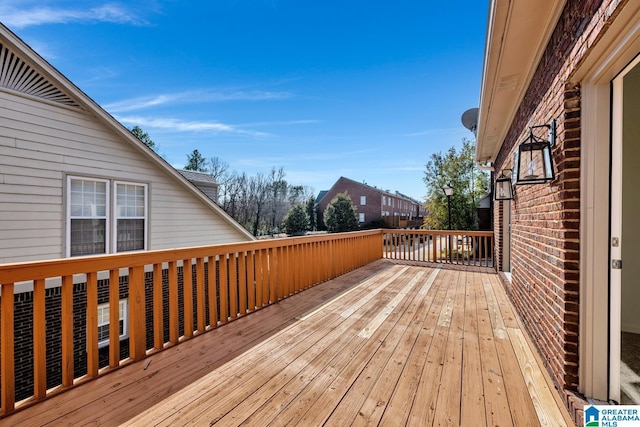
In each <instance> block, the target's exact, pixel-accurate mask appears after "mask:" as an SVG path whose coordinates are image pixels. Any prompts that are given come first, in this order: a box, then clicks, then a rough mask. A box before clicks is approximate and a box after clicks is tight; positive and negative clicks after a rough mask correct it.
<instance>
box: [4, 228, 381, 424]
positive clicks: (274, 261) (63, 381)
mask: <svg viewBox="0 0 640 427" xmlns="http://www.w3.org/2000/svg"><path fill="white" fill-rule="evenodd" d="M381 239H382V231H380V230H375V231H363V232H354V233H341V234H329V235H321V236H312V237H297V238H287V239H276V240H267V241H256V242H248V243H238V244H227V245H216V246H208V247H197V248H186V249H173V250H162V251H149V252H139V253H128V254H117V255H108V256H99V257H78V258H68V259H61V260H53V261H41V262H28V263H19V264H6V265H0V285H1V295H0V299H1V304H0V326H1V328H0V331H1V332H0V360H1V362H0V416H3V415H7V414H9V413H11V412H13V411H15V410H16V409H18V408H20V407H26V406H28V405H30V404H33V403H35V402H38V401H40V400H42V399H44V398H46V397H48V396H51V395H52V394H55V393H58V392H60V391H62V390H65V389H67V388H69V387H72V386H74V385H77V384H79V383H81V382H84V381H86V380H90V379H93V378H96V377H98V376H100V375H102V374H104V373H106V372H108V371H110V370H113V369H116V368H119V367H121V366H123V365H125V364H128V363H131V362H133V361H139V360H142V359H144V358H146V357H147V356H149V355H150V354H153V353H154V352H157V351H160V350H163V349H164V348H167V347H169V346H173V345H175V344H178V343H179V342H181V341H183V340H187V339H189V338H191V337H193V336H195V335H198V334H201V333H204V332H206V331H207V330H210V329H212V328H216V327H218V326H219V325H221V324H223V323H226V322H229V321H231V320H233V319H236V318H238V317H240V316H244V315H246V314H248V313H251V312H253V311H255V310H258V309H260V308H262V307H264V306H267V305H269V304H272V303H275V302H277V301H279V300H281V299H283V298H286V297H287V296H289V295H292V294H294V293H296V292H299V291H301V290H303V289H305V288H308V287H310V286H314V285H316V284H318V283H321V282H324V281H326V280H329V279H331V278H334V277H336V276H338V275H340V274H343V273H345V272H347V271H350V270H354V269H356V268H359V267H361V266H363V265H366V264H368V263H370V262H372V261H374V260H376V259H380V258H382V246H381ZM185 273H186V274H185ZM188 273H190V274H188ZM25 289H26V291H25ZM25 294H28V295H29V301H30V302H29V304H27V305H29V307H32V308H30V312H29V315H28V316H26V317H27V318H28V317H31V319H27V320H26V321H25V319H24V317H25V316H23V314H24V313H22V312H23V311H24V310H23V306H24V305H25V304H23V302H24V298H23V295H25ZM124 299H126V300H127V303H128V315H127V318H126V321H125V320H123V321H122V323H121V321H120V313H119V307H120V301H121V300H124ZM16 301H17V303H16ZM56 301H57V302H56ZM105 302H107V303H108V304H109V308H108V313H109V316H108V317H109V322H108V330H109V334H108V341H107V342H108V345H107V346H103V345H100V340H101V336H99V332H98V331H99V325H100V326H101V327H102V328H103V332H104V329H105V328H106V324H104V323H100V322H99V319H98V306H99V305H100V304H103V303H105ZM17 306H18V308H19V311H20V313H21V314H20V319H21V320H20V323H18V320H17V319H18V317H19V316H18V313H17V312H16V307H17ZM27 311H29V310H27ZM103 319H104V317H103ZM125 323H126V326H124V325H125ZM25 325H26V326H25ZM127 326H128V327H127ZM123 329H127V330H126V331H124V335H123ZM79 336H81V337H82V338H80V339H79V338H78V337H79ZM123 336H124V337H125V340H124V341H121V340H122V339H123ZM25 337H26V338H25ZM102 338H104V336H102ZM127 341H128V346H127V345H126V343H127ZM16 342H17V343H18V344H16ZM25 342H26V344H25ZM121 343H122V347H123V348H121ZM16 345H18V346H20V348H17V347H16ZM24 352H26V353H29V352H30V353H31V355H32V363H30V365H31V366H27V367H26V369H27V372H28V374H25V375H24V376H26V377H30V376H32V381H30V382H29V384H32V387H33V391H32V393H30V395H28V396H26V397H25V396H16V381H17V380H19V379H21V374H19V375H16V369H18V368H20V369H23V368H25V366H22V365H24V362H23V363H22V364H19V365H20V366H17V365H16V353H20V354H23V353H24ZM123 354H125V356H124V357H123ZM25 359H26V360H28V359H29V357H26V358H25ZM101 359H105V360H106V361H105V360H103V361H102V362H101ZM78 360H81V361H82V363H79V362H78ZM79 364H81V365H82V366H78V365H79ZM85 365H86V366H85ZM52 372H53V373H55V376H56V378H52V376H53V375H52ZM16 400H18V402H16Z"/></svg>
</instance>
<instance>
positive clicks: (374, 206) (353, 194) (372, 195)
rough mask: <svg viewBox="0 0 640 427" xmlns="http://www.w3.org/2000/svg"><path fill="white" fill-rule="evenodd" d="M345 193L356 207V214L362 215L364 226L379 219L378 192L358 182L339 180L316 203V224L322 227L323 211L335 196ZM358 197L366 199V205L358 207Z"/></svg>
mask: <svg viewBox="0 0 640 427" xmlns="http://www.w3.org/2000/svg"><path fill="white" fill-rule="evenodd" d="M345 191H346V192H347V193H348V194H349V197H350V198H351V202H352V203H353V204H354V206H355V207H356V212H357V213H364V216H365V221H364V223H365V224H366V223H368V222H371V221H374V220H378V219H380V212H381V209H380V206H381V203H382V197H381V194H380V192H378V191H377V190H376V189H374V188H371V187H369V186H367V185H363V184H361V183H359V182H356V181H352V180H350V179H347V178H340V179H339V180H338V181H336V183H335V184H334V185H333V186H332V187H331V189H330V190H329V191H328V192H327V194H326V195H325V196H324V197H323V198H322V200H320V203H318V224H322V225H324V210H325V209H326V208H327V206H328V205H329V203H331V200H333V198H334V197H335V196H337V195H338V194H339V193H344V192H345ZM360 196H366V197H367V203H366V205H364V206H363V205H360Z"/></svg>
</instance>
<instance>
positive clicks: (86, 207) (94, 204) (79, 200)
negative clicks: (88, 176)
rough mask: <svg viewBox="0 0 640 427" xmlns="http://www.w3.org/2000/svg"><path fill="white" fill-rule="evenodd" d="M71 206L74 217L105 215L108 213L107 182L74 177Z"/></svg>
mask: <svg viewBox="0 0 640 427" xmlns="http://www.w3.org/2000/svg"><path fill="white" fill-rule="evenodd" d="M70 206H71V212H70V213H71V216H72V217H73V216H75V217H78V216H81V217H92V218H95V217H104V216H105V215H106V214H107V183H106V182H103V181H91V180H83V179H72V180H71V189H70Z"/></svg>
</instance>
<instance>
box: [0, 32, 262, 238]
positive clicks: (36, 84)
mask: <svg viewBox="0 0 640 427" xmlns="http://www.w3.org/2000/svg"><path fill="white" fill-rule="evenodd" d="M0 47H1V50H2V51H3V52H2V53H3V54H4V53H5V52H4V50H5V49H8V50H9V51H10V53H13V52H15V53H20V57H19V58H14V59H12V60H11V61H5V63H6V62H11V65H10V66H11V67H13V70H14V74H13V76H14V78H13V79H12V80H11V81H8V82H6V86H7V87H8V88H9V89H13V90H16V91H19V92H21V93H24V94H26V95H29V96H34V97H37V98H39V99H42V100H45V101H48V102H55V103H59V104H62V105H66V106H68V107H72V108H80V109H82V110H85V111H87V112H89V113H91V114H92V115H93V116H94V117H95V118H96V119H97V120H99V121H100V122H101V123H103V124H104V125H105V126H107V127H108V128H109V129H111V130H112V131H113V132H114V133H115V134H116V135H118V136H119V137H120V138H121V139H122V140H123V141H125V142H127V143H129V144H131V145H132V146H133V147H135V148H136V149H137V150H138V151H140V152H141V153H142V154H143V155H144V156H146V157H147V159H148V160H149V161H150V162H151V163H153V164H155V165H156V166H157V167H158V168H160V169H162V170H163V171H165V173H167V174H168V175H169V176H171V177H173V178H174V179H175V180H176V181H178V182H179V183H180V184H181V185H182V186H183V187H185V188H186V189H187V190H188V191H190V192H191V193H192V194H193V195H194V196H195V197H196V198H198V199H200V201H202V202H203V203H205V204H206V205H207V206H209V208H210V209H211V210H212V211H214V212H215V213H216V214H217V215H219V216H220V217H221V218H222V219H223V220H224V221H225V222H227V223H228V224H229V225H230V226H232V227H233V228H235V229H236V230H238V231H239V232H240V233H242V234H243V235H245V236H246V237H247V238H248V239H251V240H254V239H255V237H254V236H253V235H252V234H251V233H249V231H247V230H246V229H245V228H244V227H242V226H241V225H240V224H239V223H238V222H237V221H235V220H234V219H233V218H232V217H231V216H229V215H228V214H227V213H226V212H225V211H224V210H223V209H222V208H220V207H219V206H218V205H217V204H215V203H214V202H213V201H212V200H211V199H210V198H209V197H207V196H206V195H205V194H204V193H202V192H201V191H200V190H199V189H198V188H197V187H196V186H195V185H194V184H192V183H191V182H189V180H188V179H186V178H185V177H184V176H183V175H181V174H180V173H179V172H178V171H177V170H176V169H175V168H174V167H173V166H171V165H170V164H169V163H168V162H167V161H166V160H164V159H163V158H162V157H161V156H159V155H158V154H157V153H156V152H155V151H153V150H152V149H150V148H149V147H147V146H146V145H145V144H144V143H142V142H141V141H140V140H139V139H138V138H137V137H136V136H135V135H133V134H132V133H131V131H130V130H129V129H127V128H126V127H125V126H124V125H122V124H121V123H120V122H118V121H117V120H116V119H115V118H114V117H113V116H111V115H110V114H109V113H108V112H106V111H105V110H104V109H103V108H102V107H100V105H98V104H97V103H96V102H95V101H94V100H93V99H91V98H90V97H89V96H88V95H87V94H85V93H84V92H83V91H82V90H80V89H79V88H78V87H77V86H76V85H75V84H74V83H73V82H71V80H69V79H68V78H67V77H66V76H64V75H63V74H62V73H61V72H59V71H58V70H57V69H56V68H55V67H54V66H52V65H51V64H49V62H47V61H46V60H45V59H44V58H42V57H41V56H40V55H39V54H38V53H37V52H36V51H34V50H33V49H32V48H31V47H30V46H29V45H27V44H26V43H25V42H24V41H22V39H20V37H18V36H17V35H16V34H14V33H13V32H12V31H11V30H9V29H8V28H7V27H5V26H4V25H3V24H2V23H0ZM12 56H13V55H12ZM17 61H21V62H22V63H21V64H18V65H19V66H17V65H16V64H15V62H17ZM18 74H19V75H18Z"/></svg>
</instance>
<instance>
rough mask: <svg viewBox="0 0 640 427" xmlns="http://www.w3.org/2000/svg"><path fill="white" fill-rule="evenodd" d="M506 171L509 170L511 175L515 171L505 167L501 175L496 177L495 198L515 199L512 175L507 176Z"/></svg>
mask: <svg viewBox="0 0 640 427" xmlns="http://www.w3.org/2000/svg"><path fill="white" fill-rule="evenodd" d="M506 171H509V174H510V175H511V173H513V170H512V169H503V170H502V171H501V172H500V176H499V177H498V178H496V182H495V185H494V187H493V195H494V198H495V200H513V187H512V186H511V179H512V177H511V176H506V175H505V172H506Z"/></svg>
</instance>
